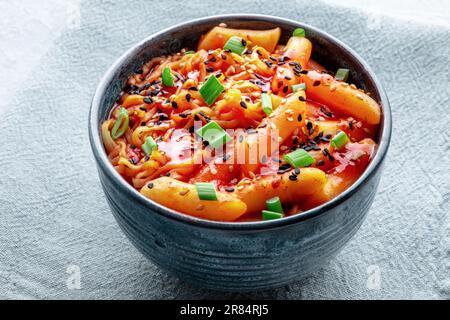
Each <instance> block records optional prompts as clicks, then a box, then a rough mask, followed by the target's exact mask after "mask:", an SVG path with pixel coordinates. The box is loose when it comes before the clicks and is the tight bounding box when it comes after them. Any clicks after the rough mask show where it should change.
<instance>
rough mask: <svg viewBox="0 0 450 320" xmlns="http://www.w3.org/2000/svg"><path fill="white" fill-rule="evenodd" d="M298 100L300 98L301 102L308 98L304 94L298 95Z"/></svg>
mask: <svg viewBox="0 0 450 320" xmlns="http://www.w3.org/2000/svg"><path fill="white" fill-rule="evenodd" d="M298 100H300V101H301V102H305V101H306V98H305V97H304V96H299V97H298Z"/></svg>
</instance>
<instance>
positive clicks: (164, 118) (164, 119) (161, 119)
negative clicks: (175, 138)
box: [159, 113, 169, 121]
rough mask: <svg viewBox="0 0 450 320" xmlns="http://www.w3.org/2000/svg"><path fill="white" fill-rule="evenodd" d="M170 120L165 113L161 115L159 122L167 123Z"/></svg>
mask: <svg viewBox="0 0 450 320" xmlns="http://www.w3.org/2000/svg"><path fill="white" fill-rule="evenodd" d="M166 120H169V116H168V115H167V114H165V113H160V114H159V121H166Z"/></svg>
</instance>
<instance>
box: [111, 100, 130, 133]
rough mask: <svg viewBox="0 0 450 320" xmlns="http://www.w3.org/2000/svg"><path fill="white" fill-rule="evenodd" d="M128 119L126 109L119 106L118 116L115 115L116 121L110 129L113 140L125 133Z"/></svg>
mask: <svg viewBox="0 0 450 320" xmlns="http://www.w3.org/2000/svg"><path fill="white" fill-rule="evenodd" d="M129 121H130V119H129V117H128V112H127V109H125V108H122V107H121V108H120V109H119V116H118V117H117V120H116V123H114V126H113V128H112V130H111V137H112V138H113V139H114V140H116V139H117V138H120V137H121V136H122V135H123V134H124V133H125V131H127V129H128V123H129Z"/></svg>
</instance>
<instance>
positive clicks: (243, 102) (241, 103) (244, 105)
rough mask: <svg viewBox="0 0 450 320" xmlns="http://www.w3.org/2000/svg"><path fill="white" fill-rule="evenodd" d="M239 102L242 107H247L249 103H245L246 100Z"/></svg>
mask: <svg viewBox="0 0 450 320" xmlns="http://www.w3.org/2000/svg"><path fill="white" fill-rule="evenodd" d="M239 104H240V105H241V107H242V108H244V109H247V104H246V103H245V101H241V102H240V103H239Z"/></svg>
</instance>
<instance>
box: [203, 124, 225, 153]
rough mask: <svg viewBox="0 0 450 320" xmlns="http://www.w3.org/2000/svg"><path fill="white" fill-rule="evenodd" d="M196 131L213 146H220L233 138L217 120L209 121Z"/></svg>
mask: <svg viewBox="0 0 450 320" xmlns="http://www.w3.org/2000/svg"><path fill="white" fill-rule="evenodd" d="M196 133H197V134H198V135H199V136H200V137H202V138H203V140H205V141H208V143H209V145H210V146H212V147H213V148H220V147H222V146H223V145H224V144H225V143H227V142H228V141H230V140H231V137H230V136H229V135H228V133H226V132H225V130H223V129H222V127H221V126H219V125H218V124H217V122H215V121H210V122H208V123H207V124H206V125H204V126H203V127H201V128H200V129H198V130H197V131H196Z"/></svg>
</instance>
